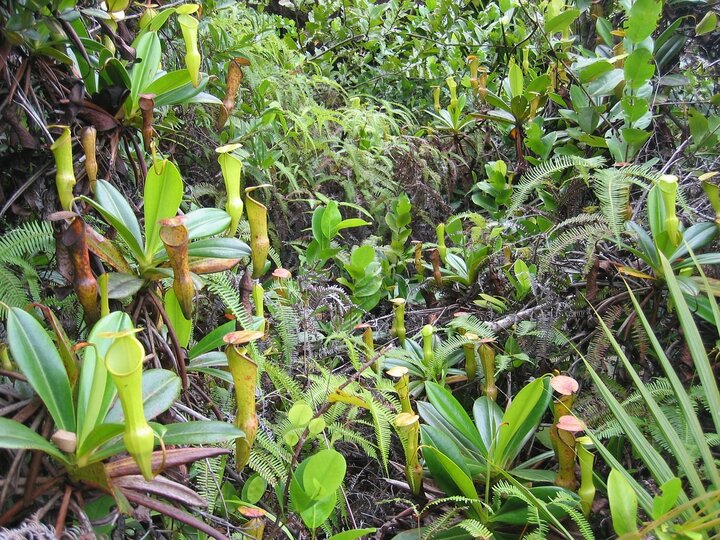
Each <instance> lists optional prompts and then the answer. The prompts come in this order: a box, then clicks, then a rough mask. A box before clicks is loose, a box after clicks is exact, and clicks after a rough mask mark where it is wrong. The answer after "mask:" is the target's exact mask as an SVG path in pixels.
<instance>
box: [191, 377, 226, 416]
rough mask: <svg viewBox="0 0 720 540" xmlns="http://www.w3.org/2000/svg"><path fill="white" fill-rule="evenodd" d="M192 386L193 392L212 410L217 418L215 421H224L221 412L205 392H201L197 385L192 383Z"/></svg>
mask: <svg viewBox="0 0 720 540" xmlns="http://www.w3.org/2000/svg"><path fill="white" fill-rule="evenodd" d="M192 385H193V388H194V389H195V391H196V392H197V393H198V394H200V397H202V398H203V399H204V400H205V401H206V403H207V404H208V406H209V407H210V408H211V409H212V412H213V414H214V415H215V416H216V417H217V419H218V420H220V421H224V420H225V417H224V416H223V413H222V411H221V410H220V409H219V408H218V406H217V405H215V402H214V401H213V400H212V399H210V396H208V395H207V392H205V390H203V389H202V388H201V387H200V385H199V384H195V383H192Z"/></svg>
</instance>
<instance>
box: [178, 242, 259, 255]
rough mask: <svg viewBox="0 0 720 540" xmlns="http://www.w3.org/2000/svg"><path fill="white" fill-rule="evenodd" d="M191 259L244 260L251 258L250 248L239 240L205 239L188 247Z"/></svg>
mask: <svg viewBox="0 0 720 540" xmlns="http://www.w3.org/2000/svg"><path fill="white" fill-rule="evenodd" d="M188 254H189V255H190V257H212V258H217V259H242V258H244V257H249V256H250V246H248V245H247V244H246V243H245V242H243V241H242V240H238V239H237V238H204V239H201V240H196V241H195V242H191V243H190V245H189V246H188Z"/></svg>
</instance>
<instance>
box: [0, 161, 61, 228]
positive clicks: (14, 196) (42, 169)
mask: <svg viewBox="0 0 720 540" xmlns="http://www.w3.org/2000/svg"><path fill="white" fill-rule="evenodd" d="M49 168H50V161H48V162H47V163H45V165H43V166H42V167H40V168H39V169H38V170H37V171H36V172H35V174H33V175H32V176H31V177H30V178H28V179H27V181H25V183H24V184H23V185H22V186H20V187H19V188H18V189H16V190H15V191H14V192H13V194H12V195H11V196H10V198H9V199H8V200H7V202H6V203H5V205H4V206H3V207H2V210H0V217H2V216H3V215H4V214H5V212H7V211H8V209H9V208H10V207H11V206H12V205H13V203H14V202H15V201H17V200H18V199H19V198H20V197H22V194H23V193H25V191H27V190H28V189H29V188H30V186H32V185H33V184H34V183H35V182H36V181H37V180H38V178H40V177H41V176H43V175H44V174H45V173H46V172H48V169H49Z"/></svg>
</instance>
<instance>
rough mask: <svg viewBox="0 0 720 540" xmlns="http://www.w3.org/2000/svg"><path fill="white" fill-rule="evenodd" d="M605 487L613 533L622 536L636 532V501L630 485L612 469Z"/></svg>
mask: <svg viewBox="0 0 720 540" xmlns="http://www.w3.org/2000/svg"><path fill="white" fill-rule="evenodd" d="M607 488H608V500H609V502H610V515H611V517H612V524H613V529H615V533H616V534H617V535H618V536H622V535H623V534H628V533H636V532H638V528H637V520H638V515H637V512H638V501H637V496H636V495H635V492H634V491H633V489H632V486H630V484H628V482H627V480H625V477H624V476H623V475H622V474H620V473H618V472H617V471H616V470H615V469H613V470H611V471H610V475H609V476H608V482H607Z"/></svg>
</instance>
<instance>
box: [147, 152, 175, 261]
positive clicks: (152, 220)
mask: <svg viewBox="0 0 720 540" xmlns="http://www.w3.org/2000/svg"><path fill="white" fill-rule="evenodd" d="M182 196H183V181H182V177H181V176H180V171H178V169H177V167H176V166H175V164H174V163H173V162H172V161H170V160H168V159H165V160H163V161H161V162H160V163H159V164H157V165H153V166H152V167H150V168H149V169H148V173H147V178H146V179H145V204H144V207H143V210H144V214H145V260H146V261H147V262H150V261H152V258H153V255H154V254H155V252H156V251H157V250H158V249H159V248H160V246H161V245H162V241H161V240H160V223H158V221H160V220H161V219H167V218H171V217H175V216H176V215H177V211H178V208H180V203H181V202H182Z"/></svg>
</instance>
